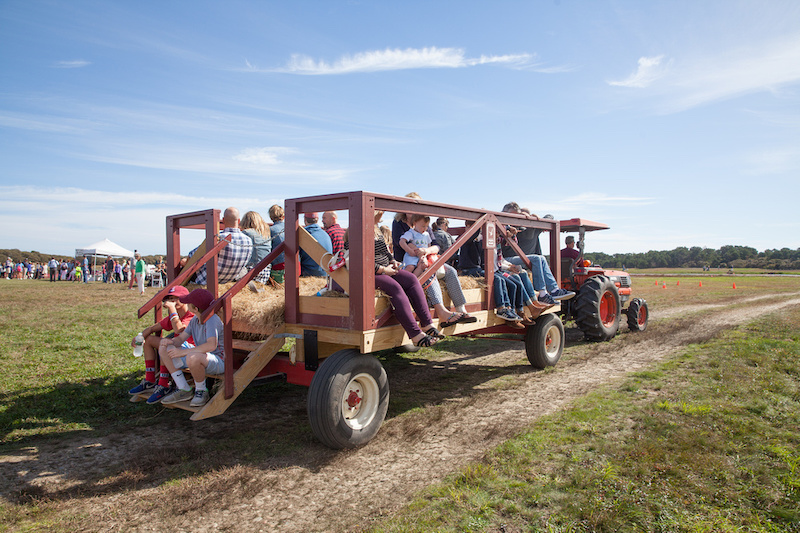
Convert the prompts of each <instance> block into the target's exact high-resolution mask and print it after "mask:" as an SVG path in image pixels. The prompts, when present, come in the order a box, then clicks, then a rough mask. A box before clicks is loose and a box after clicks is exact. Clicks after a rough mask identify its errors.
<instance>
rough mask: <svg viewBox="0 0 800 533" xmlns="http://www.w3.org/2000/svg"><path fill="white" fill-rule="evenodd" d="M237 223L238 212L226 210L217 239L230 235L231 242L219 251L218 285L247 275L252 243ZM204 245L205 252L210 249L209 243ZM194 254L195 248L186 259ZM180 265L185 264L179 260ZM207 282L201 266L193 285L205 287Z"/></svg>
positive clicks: (233, 209) (206, 275) (232, 208)
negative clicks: (222, 227)
mask: <svg viewBox="0 0 800 533" xmlns="http://www.w3.org/2000/svg"><path fill="white" fill-rule="evenodd" d="M239 222H240V221H239V210H238V209H236V208H235V207H229V208H227V209H226V210H225V212H224V214H223V215H222V225H223V226H224V229H223V230H222V231H221V232H219V238H220V240H222V239H224V238H225V237H227V236H228V235H230V236H231V242H230V243H228V245H227V246H225V247H223V248H222V250H220V251H219V257H218V258H217V274H218V277H217V281H219V283H226V282H229V281H236V280H238V279H240V278H241V277H242V276H244V275H245V274H246V273H247V263H248V262H249V261H250V255H251V254H252V253H253V241H252V239H250V237H248V236H247V235H245V234H244V233H243V232H242V231H241V230H240V229H239ZM206 244H207V247H206V250H208V249H210V248H211V243H206ZM195 252H197V248H195V249H194V250H192V251H191V252H189V255H188V256H187V259H188V258H189V257H192V256H193V255H194V254H195ZM181 263H182V264H185V260H181ZM207 281H208V274H207V272H206V266H205V265H203V266H202V267H200V269H199V270H198V271H197V273H196V274H195V277H194V283H197V284H198V285H206V283H207Z"/></svg>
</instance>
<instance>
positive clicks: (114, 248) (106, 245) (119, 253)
mask: <svg viewBox="0 0 800 533" xmlns="http://www.w3.org/2000/svg"><path fill="white" fill-rule="evenodd" d="M84 255H105V256H109V257H133V252H131V251H130V250H126V249H125V248H123V247H122V246H120V245H119V244H117V243H114V242H111V241H109V240H108V239H103V240H102V241H100V242H96V243H94V244H91V245H89V246H87V247H86V248H75V257H82V256H84Z"/></svg>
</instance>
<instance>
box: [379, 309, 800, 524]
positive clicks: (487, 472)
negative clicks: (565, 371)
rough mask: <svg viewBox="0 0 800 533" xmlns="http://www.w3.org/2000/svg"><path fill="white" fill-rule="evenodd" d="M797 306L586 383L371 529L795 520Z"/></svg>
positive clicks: (799, 376)
mask: <svg viewBox="0 0 800 533" xmlns="http://www.w3.org/2000/svg"><path fill="white" fill-rule="evenodd" d="M799 326H800V309H797V308H795V309H794V310H793V311H792V312H791V313H789V314H787V315H785V316H772V317H769V318H765V319H763V320H760V321H758V322H756V323H753V324H749V325H747V326H744V327H741V328H738V329H736V330H734V331H730V332H728V333H726V334H724V335H723V336H722V337H721V338H719V339H716V340H713V341H711V342H709V343H707V344H703V345H694V346H692V347H690V348H689V349H687V350H686V351H685V352H684V353H682V354H681V355H680V356H678V357H676V358H674V359H672V360H670V361H667V362H665V363H663V364H661V365H659V366H657V367H655V368H653V369H652V370H649V371H645V372H639V373H635V374H632V375H630V377H629V378H628V379H627V380H626V381H625V382H624V383H623V384H622V385H621V386H619V387H615V388H607V389H603V390H599V391H596V392H594V393H592V394H589V395H588V396H586V397H585V398H584V399H582V400H580V401H579V402H577V403H576V404H575V405H574V406H573V407H572V408H571V409H569V410H566V411H564V412H562V413H559V414H557V415H554V416H550V417H546V418H544V419H542V420H540V421H538V422H537V423H535V424H533V425H532V426H531V427H530V428H529V430H528V431H526V432H524V433H523V434H521V435H519V436H518V437H516V438H513V439H511V440H509V441H508V442H507V443H506V444H504V445H502V446H500V447H498V448H497V449H495V450H493V451H492V452H490V453H489V454H488V456H487V457H486V459H485V460H484V461H483V462H480V463H476V464H473V465H470V466H469V467H467V468H464V469H462V470H461V471H460V472H457V473H455V474H453V475H452V476H450V478H449V479H448V480H447V481H446V482H444V483H440V484H437V485H435V486H432V487H431V488H429V489H428V490H426V491H424V493H423V494H421V495H420V496H418V497H417V499H416V500H415V501H414V502H413V503H411V504H409V505H408V506H406V507H405V508H404V509H403V510H402V511H401V512H399V513H396V514H395V515H394V516H392V517H391V518H389V519H387V520H385V521H383V522H381V523H380V524H377V525H375V526H374V527H373V528H372V529H370V531H419V532H422V531H552V532H560V531H563V532H577V531H581V532H583V531H586V532H588V531H686V532H695V531H709V532H711V531H714V532H718V531H730V532H738V531H764V532H777V531H800V434H798V431H797V430H798V427H800V370H799V369H798V365H799V364H800V327H799Z"/></svg>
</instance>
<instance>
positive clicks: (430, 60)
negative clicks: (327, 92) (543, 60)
mask: <svg viewBox="0 0 800 533" xmlns="http://www.w3.org/2000/svg"><path fill="white" fill-rule="evenodd" d="M533 60H534V56H533V55H531V54H506V55H481V56H479V57H467V56H466V53H465V51H464V50H463V49H461V48H438V47H435V46H432V47H426V48H406V49H405V50H401V49H389V48H387V49H386V50H373V51H368V52H359V53H357V54H354V55H346V56H343V57H341V58H339V59H337V60H336V61H334V62H333V63H328V62H326V61H324V60H315V59H314V58H312V57H309V56H307V55H303V54H294V55H292V57H291V59H290V60H289V62H288V63H287V64H286V66H285V67H281V68H277V69H267V71H269V72H285V73H289V74H302V75H331V74H352V73H356V72H377V71H387V70H408V69H420V68H465V67H474V66H478V65H493V64H494V65H504V66H508V67H512V68H525V67H528V66H530V65H531V64H532V63H533ZM246 65H247V70H251V71H259V70H260V69H258V68H256V67H255V66H253V65H252V64H251V63H250V62H249V61H246Z"/></svg>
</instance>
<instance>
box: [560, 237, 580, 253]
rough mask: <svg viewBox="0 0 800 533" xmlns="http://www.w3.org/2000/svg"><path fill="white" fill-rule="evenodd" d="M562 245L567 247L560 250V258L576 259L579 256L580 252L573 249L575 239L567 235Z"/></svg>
mask: <svg viewBox="0 0 800 533" xmlns="http://www.w3.org/2000/svg"><path fill="white" fill-rule="evenodd" d="M564 243H565V244H566V245H567V247H566V248H563V249H562V250H561V257H562V258H564V257H566V258H568V259H578V258H579V257H580V256H581V251H580V250H578V249H577V248H575V237H573V236H572V235H568V236H567V238H566V240H565V241H564Z"/></svg>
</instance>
